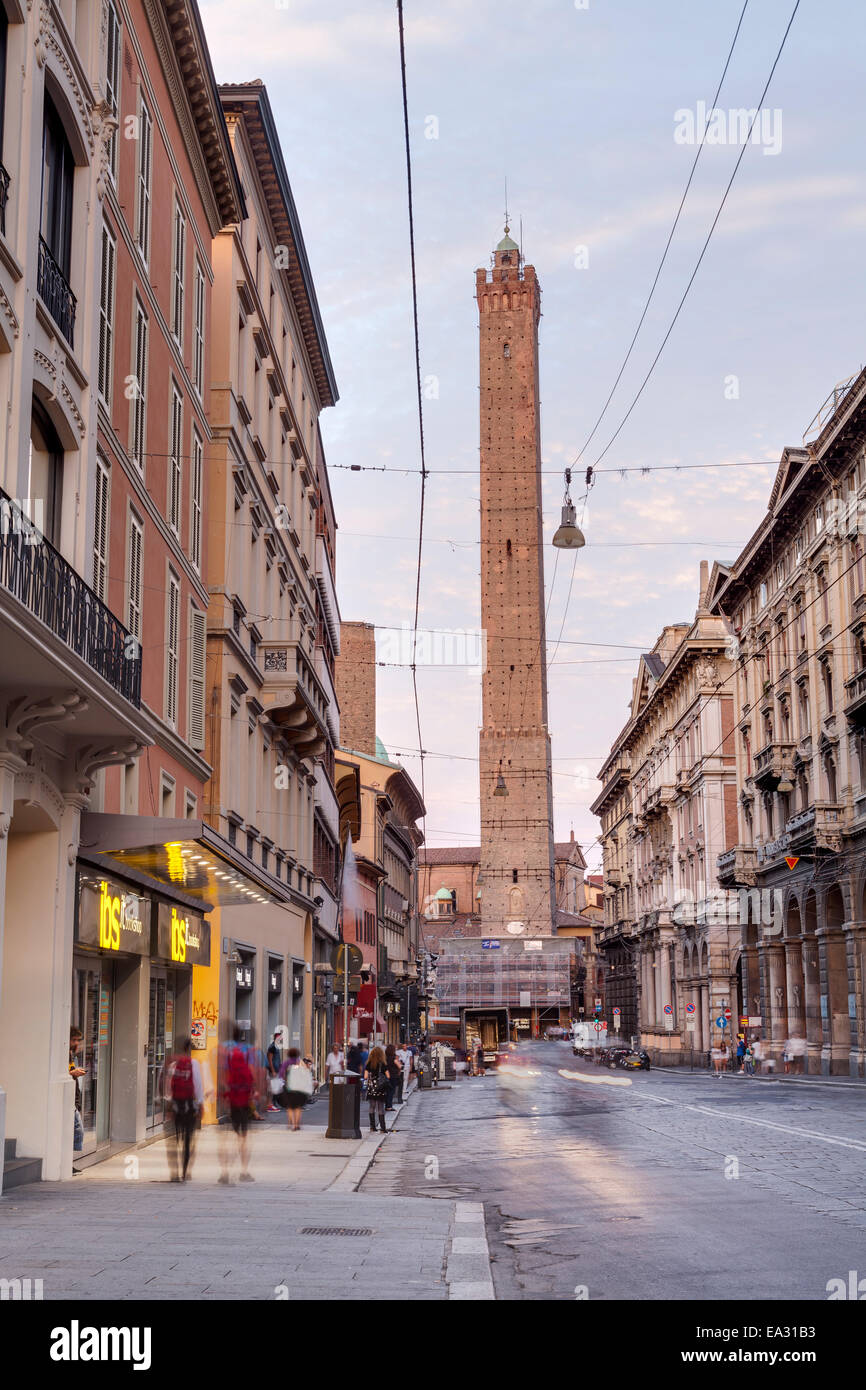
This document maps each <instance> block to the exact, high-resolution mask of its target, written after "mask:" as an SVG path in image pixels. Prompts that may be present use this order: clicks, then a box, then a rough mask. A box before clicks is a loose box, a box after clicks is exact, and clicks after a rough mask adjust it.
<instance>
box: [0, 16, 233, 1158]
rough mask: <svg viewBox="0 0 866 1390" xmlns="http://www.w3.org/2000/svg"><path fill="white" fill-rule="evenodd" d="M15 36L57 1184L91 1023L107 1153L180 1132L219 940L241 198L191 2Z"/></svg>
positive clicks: (26, 626)
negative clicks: (209, 909)
mask: <svg viewBox="0 0 866 1390" xmlns="http://www.w3.org/2000/svg"><path fill="white" fill-rule="evenodd" d="M0 40H2V46H3V57H4V65H3V75H4V79H5V83H6V87H5V91H4V92H3V94H2V96H3V117H4V119H3V122H2V130H3V149H2V158H3V174H2V177H0V185H2V199H0V202H2V208H0V242H2V254H0V262H2V265H0V301H2V307H3V314H2V328H0V331H2V332H3V333H4V334H6V335H7V337H6V344H5V345H6V348H7V351H5V352H2V353H0V373H2V376H3V382H2V384H3V386H4V388H5V395H6V398H7V400H8V401H10V403H12V408H11V411H10V414H9V418H8V422H7V430H6V431H5V433H4V439H3V445H2V448H3V464H2V487H3V491H4V494H5V496H4V497H3V498H0V501H2V503H3V507H2V512H3V527H2V536H0V546H2V551H3V563H2V565H0V571H2V577H0V624H2V628H3V649H4V663H3V675H2V677H0V692H2V693H0V701H2V711H3V713H2V721H3V728H2V735H0V739H2V748H3V754H2V757H3V778H2V801H3V806H2V812H0V816H2V825H3V829H4V834H3V837H2V840H3V848H2V862H0V880H2V888H0V902H2V903H3V904H4V910H5V914H6V921H7V923H10V922H11V924H12V925H11V927H8V929H7V930H5V931H4V934H3V937H2V946H0V951H2V986H0V989H2V993H0V1036H2V1037H3V1038H4V1040H5V1042H6V1045H7V1046H8V1047H9V1048H10V1049H12V1051H14V1052H16V1053H18V1052H19V1051H20V1050H22V1049H23V1054H24V1058H25V1062H24V1064H23V1065H21V1066H20V1067H17V1068H16V1069H15V1072H14V1073H13V1074H11V1075H10V1076H9V1078H8V1081H7V1079H6V1078H4V1083H5V1084H6V1085H7V1088H8V1089H7V1095H6V1103H5V1106H4V1105H3V1104H0V1128H2V1129H3V1130H4V1132H5V1134H6V1135H7V1137H9V1138H10V1139H12V1140H14V1141H15V1144H16V1145H17V1152H18V1153H19V1154H23V1155H25V1156H27V1157H29V1158H32V1159H33V1162H34V1164H35V1165H36V1166H37V1167H38V1169H39V1171H40V1173H41V1175H42V1176H43V1177H47V1178H51V1177H53V1178H57V1177H61V1176H66V1175H68V1173H69V1171H70V1168H71V1162H72V1144H73V1108H74V1105H75V1100H74V1087H73V1084H72V1082H71V1080H70V1078H69V1074H68V1060H69V1036H70V1027H76V1028H78V1029H80V1031H81V1033H82V1035H83V1038H82V1049H83V1051H82V1060H83V1062H84V1065H85V1070H86V1072H87V1077H86V1082H85V1084H84V1088H83V1094H82V1121H83V1124H84V1131H85V1150H84V1154H85V1156H88V1155H89V1156H91V1157H93V1156H98V1154H99V1153H100V1152H103V1151H106V1150H107V1149H108V1148H109V1147H110V1145H112V1144H115V1143H118V1142H120V1143H123V1142H136V1141H138V1140H141V1139H142V1138H144V1137H145V1136H146V1134H147V1133H148V1131H153V1132H155V1131H157V1130H158V1129H159V1127H160V1125H161V1123H162V1118H163V1117H162V1115H161V1114H160V1107H159V1104H158V1102H157V1099H156V1093H157V1089H158V1086H157V1076H158V1071H159V1064H160V1057H161V1055H164V1053H165V1051H167V1050H168V1049H169V1048H171V1047H172V1046H173V1044H174V1039H175V1037H176V1036H177V1034H178V1033H179V1032H180V1031H183V1029H184V1028H188V1027H189V1024H190V1021H191V1012H192V985H191V970H192V965H191V961H192V960H193V958H195V956H196V953H197V952H201V951H203V950H204V949H205V941H206V938H207V930H206V923H205V920H204V912H205V910H206V906H209V905H210V904H209V902H207V904H206V902H205V899H204V897H203V896H202V894H201V892H200V888H201V885H200V884H194V883H192V881H191V880H189V881H188V876H185V875H184V874H183V873H181V872H180V871H179V870H180V865H179V857H180V851H179V848H178V846H179V844H180V843H181V842H182V841H181V839H180V836H179V832H178V818H180V820H181V823H182V825H184V826H185V827H187V829H188V830H189V838H190V839H191V840H192V841H193V842H195V841H196V835H197V832H198V831H199V830H200V822H199V821H198V819H197V817H199V816H200V808H201V797H202V789H203V786H204V782H205V780H206V778H207V776H208V773H209V767H208V765H207V763H206V762H205V759H204V757H203V744H202V742H201V740H200V738H199V735H198V729H199V726H200V715H201V699H200V693H201V692H200V688H199V685H198V683H197V676H198V674H199V672H200V663H201V660H203V650H202V644H197V638H198V637H199V636H200V635H201V634H202V633H203V618H204V611H205V609H206V606H207V596H206V589H205V588H204V585H203V580H202V570H201V564H202V555H203V546H204V537H205V534H206V516H205V513H204V506H203V497H201V496H200V501H201V504H202V505H201V508H200V511H199V513H198V515H197V516H196V503H195V500H194V499H195V484H194V481H193V477H194V475H193V472H192V470H191V468H190V467H189V464H190V451H191V450H192V448H193V444H192V442H191V441H192V440H193V439H194V437H195V434H196V432H198V434H199V436H200V439H201V441H202V443H203V444H204V443H206V441H207V439H208V426H207V400H206V382H207V374H206V352H207V346H206V342H205V341H204V338H203V336H202V334H201V333H199V332H198V328H199V326H200V323H201V315H202V314H203V315H205V316H206V315H207V312H208V304H209V293H210V280H211V259H210V246H211V239H212V237H213V236H214V235H215V234H216V233H217V231H218V230H219V228H220V227H221V226H222V225H223V224H224V222H225V221H227V220H229V219H231V218H235V217H239V216H241V215H242V205H243V198H242V194H241V190H240V185H239V183H238V181H237V176H236V172H235V170H234V164H233V160H232V156H231V151H230V149H229V145H228V139H227V135H226V131H225V126H224V123H223V120H222V114H221V111H220V108H219V101H218V97H217V93H216V89H215V86H214V83H213V77H212V73H211V70H210V63H209V59H208V57H207V50H206V45H205V43H204V38H203V34H202V31H201V24H200V20H199V16H198V11H197V8H196V6H195V4H194V3H189V4H187V3H183V4H178V5H176V6H174V7H173V8H172V10H171V13H170V14H169V13H167V12H166V10H165V9H164V7H161V6H155V5H150V4H147V3H144V4H140V5H124V4H115V3H111V2H110V0H105V3H104V4H101V5H98V4H83V3H81V4H76V3H74V2H73V0H69V3H65V4H63V5H40V6H34V7H30V6H28V7H27V9H26V11H25V9H24V7H19V6H16V5H13V6H11V7H5V8H4V12H3V24H2V33H0ZM13 73H14V74H15V80H13V79H12V74H13ZM22 94H23V96H22ZM160 218H161V219H163V221H164V223H165V226H166V227H167V228H170V234H169V235H166V236H165V237H159V236H156V235H154V222H155V219H160ZM25 517H26V518H28V519H29V522H32V523H33V524H34V526H35V528H36V529H35V530H31V529H29V522H25V521H24V519H23V518H25ZM199 523H200V525H199ZM196 537H198V538H199V539H200V548H199V553H198V563H196V555H195V551H194V539H195V538H196ZM197 662H198V663H199V664H198V665H197ZM170 843H171V845H172V846H173V847H174V849H175V851H176V853H170V852H168V851H169V844H170ZM169 860H171V861H172V862H171V865H169V862H168V861H169ZM49 867H50V868H51V871H50V872H49V871H48V870H49ZM191 890H192V891H191ZM33 920H39V921H41V922H43V923H47V924H49V927H48V929H47V930H45V931H44V932H43V933H41V935H40V944H39V948H38V949H34V939H33V937H32V934H31V933H27V934H24V933H23V923H24V922H26V921H33ZM181 937H182V941H183V957H184V958H183V960H181V959H180V958H179V957H180V948H179V944H178V943H179V942H180V941H181ZM31 1035H32V1036H31ZM10 1055H11V1054H10ZM35 1096H44V1097H45V1098H46V1099H45V1103H40V1104H38V1105H34V1103H33V1101H34V1097H35ZM4 1109H5V1112H6V1113H5V1118H3V1117H2V1112H3V1111H4ZM36 1175H37V1176H38V1175H39V1174H38V1173H37V1174H36Z"/></svg>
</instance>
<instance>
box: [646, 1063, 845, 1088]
mask: <svg viewBox="0 0 866 1390" xmlns="http://www.w3.org/2000/svg"><path fill="white" fill-rule="evenodd" d="M652 1070H653V1071H663V1072H665V1073H666V1075H668V1076H715V1072H714V1071H713V1070H712V1068H711V1067H661V1066H653V1068H652ZM721 1076H722V1077H723V1078H726V1079H727V1080H728V1081H757V1082H760V1083H761V1084H762V1085H766V1084H767V1083H768V1082H782V1083H783V1085H785V1086H833V1087H845V1086H848V1087H851V1088H853V1089H856V1090H861V1091H863V1090H866V1079H864V1078H863V1077H858V1076H818V1075H816V1074H812V1075H809V1076H800V1075H797V1074H795V1073H789V1074H788V1075H787V1076H786V1075H785V1073H784V1071H780V1072H778V1071H774V1072H762V1073H761V1074H760V1075H758V1074H757V1073H756V1074H755V1075H754V1076H749V1075H747V1074H746V1073H745V1072H741V1071H723V1072H721Z"/></svg>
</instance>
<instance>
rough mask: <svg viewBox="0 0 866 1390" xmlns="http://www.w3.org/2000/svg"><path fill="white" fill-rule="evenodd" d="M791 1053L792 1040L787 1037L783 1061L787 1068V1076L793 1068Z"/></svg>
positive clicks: (783, 1050)
mask: <svg viewBox="0 0 866 1390" xmlns="http://www.w3.org/2000/svg"><path fill="white" fill-rule="evenodd" d="M791 1055H792V1054H791V1040H790V1038H786V1039H785V1045H784V1047H783V1048H782V1063H783V1065H784V1068H785V1075H786V1076H787V1075H788V1072H789V1071H790V1070H791Z"/></svg>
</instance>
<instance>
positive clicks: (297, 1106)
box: [277, 1047, 313, 1130]
mask: <svg viewBox="0 0 866 1390" xmlns="http://www.w3.org/2000/svg"><path fill="white" fill-rule="evenodd" d="M280 1076H281V1077H282V1078H283V1081H284V1082H285V1090H283V1091H281V1092H280V1093H279V1095H278V1096H277V1104H278V1105H282V1106H283V1107H284V1109H285V1111H286V1118H287V1119H288V1122H289V1129H290V1130H298V1129H300V1128H301V1116H302V1115H303V1113H304V1106H305V1105H306V1103H307V1101H308V1100H309V1099H310V1096H311V1095H312V1094H313V1073H312V1072H311V1071H310V1068H309V1067H308V1066H307V1065H306V1064H305V1063H304V1062H302V1061H301V1054H300V1052H299V1051H298V1049H297V1048H296V1047H290V1048H289V1051H288V1055H287V1056H286V1060H285V1061H284V1062H283V1065H282V1066H281V1067H280Z"/></svg>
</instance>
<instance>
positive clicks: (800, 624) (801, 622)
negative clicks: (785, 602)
mask: <svg viewBox="0 0 866 1390" xmlns="http://www.w3.org/2000/svg"><path fill="white" fill-rule="evenodd" d="M806 645H807V633H806V610H805V608H804V607H803V606H802V604H801V605H800V606H799V607H798V609H797V647H798V649H799V650H800V651H801V652H804V651H805V650H806Z"/></svg>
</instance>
